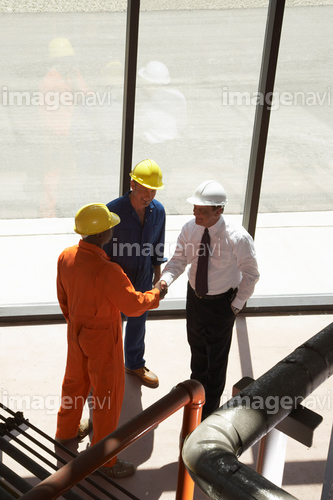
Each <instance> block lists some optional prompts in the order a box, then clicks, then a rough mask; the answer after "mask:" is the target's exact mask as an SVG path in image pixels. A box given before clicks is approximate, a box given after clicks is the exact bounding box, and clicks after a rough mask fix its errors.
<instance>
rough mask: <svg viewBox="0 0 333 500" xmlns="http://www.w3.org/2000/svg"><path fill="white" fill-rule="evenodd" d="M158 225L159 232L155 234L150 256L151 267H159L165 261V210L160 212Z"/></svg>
mask: <svg viewBox="0 0 333 500" xmlns="http://www.w3.org/2000/svg"><path fill="white" fill-rule="evenodd" d="M159 217H160V223H159V226H160V227H159V231H158V232H157V234H156V238H155V241H154V243H153V247H154V253H153V255H152V259H151V263H152V265H153V266H160V265H161V264H163V263H164V262H166V261H167V259H166V258H165V257H164V242H165V210H164V208H162V209H161V210H160V215H159Z"/></svg>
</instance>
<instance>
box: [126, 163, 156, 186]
mask: <svg viewBox="0 0 333 500" xmlns="http://www.w3.org/2000/svg"><path fill="white" fill-rule="evenodd" d="M130 176H131V178H132V179H133V180H134V181H136V182H138V183H139V184H141V186H144V187H146V188H148V189H163V188H164V184H163V182H162V170H161V169H160V167H159V166H158V165H157V163H156V162H155V161H154V160H143V161H140V163H138V164H137V165H136V166H135V167H134V169H133V170H132V172H131V173H130Z"/></svg>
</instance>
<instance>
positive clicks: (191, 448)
mask: <svg viewBox="0 0 333 500" xmlns="http://www.w3.org/2000/svg"><path fill="white" fill-rule="evenodd" d="M332 370H333V323H331V324H330V325H329V326H327V327H326V328H324V329H323V330H321V331H320V332H319V333H318V334H317V335H315V336H314V337H312V338H311V339H309V340H308V341H307V342H305V343H304V344H302V345H301V346H299V347H298V348H297V349H296V350H295V351H294V352H292V353H291V354H290V355H289V356H287V357H286V358H284V359H283V360H282V361H280V362H279V363H277V364H276V365H275V366H274V367H273V368H271V369H270V370H269V371H268V372H266V373H265V374H264V375H262V376H261V377H260V378H259V379H258V380H256V381H254V382H252V383H251V384H250V385H248V386H247V387H246V388H245V389H243V390H241V391H240V392H239V393H238V394H237V395H236V396H234V397H233V398H232V399H230V400H229V401H228V402H227V403H226V404H225V405H223V406H222V407H221V408H219V409H218V410H217V411H216V412H214V414H212V415H210V416H209V417H208V418H207V419H206V420H204V421H203V422H202V424H201V425H200V426H199V427H198V428H197V429H196V430H195V431H194V432H193V433H192V434H191V435H190V436H189V437H188V438H187V440H186V441H185V443H184V447H183V452H182V455H183V460H184V463H185V466H186V468H187V470H188V471H189V473H190V475H191V477H192V479H193V480H194V481H195V482H196V484H197V485H198V486H199V487H200V488H201V489H202V491H203V492H204V493H205V494H206V495H207V496H208V497H210V498H213V499H220V498H221V499H222V498H223V499H228V500H243V499H244V500H249V499H258V500H259V499H260V500H264V499H267V500H268V499H269V500H273V499H292V498H295V497H293V496H291V495H289V494H288V493H287V492H285V491H284V490H283V489H281V488H279V487H278V486H276V485H274V484H273V483H272V482H270V481H269V480H268V479H266V478H265V477H263V476H261V475H260V474H258V473H257V472H256V471H253V470H251V469H250V468H249V467H247V466H245V465H243V464H241V463H240V462H239V461H238V457H239V456H240V455H241V454H242V453H243V452H244V451H245V450H247V449H248V448H250V447H251V446H253V445H254V444H255V443H256V442H257V441H259V440H260V439H261V438H262V437H264V436H265V435H266V434H267V433H269V432H270V431H271V430H273V429H274V428H275V427H276V426H277V425H278V424H280V423H281V422H282V421H283V420H284V419H286V417H288V416H289V415H291V414H292V413H293V412H294V411H296V412H297V411H298V412H299V409H300V408H302V406H300V402H301V401H303V400H304V399H305V398H306V397H307V396H309V395H310V394H311V393H312V392H313V391H314V390H315V389H316V388H317V387H318V386H320V385H321V384H322V383H323V382H325V381H326V380H327V378H328V377H330V376H331V375H332ZM272 398H274V400H275V402H276V407H275V409H274V410H275V411H272V400H273V399H272Z"/></svg>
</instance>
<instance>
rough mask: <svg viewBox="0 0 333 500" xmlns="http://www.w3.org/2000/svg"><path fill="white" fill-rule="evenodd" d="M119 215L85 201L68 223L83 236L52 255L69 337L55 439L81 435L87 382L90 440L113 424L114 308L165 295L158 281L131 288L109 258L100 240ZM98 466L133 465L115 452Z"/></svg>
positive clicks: (117, 391) (119, 370) (112, 472)
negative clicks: (90, 400) (146, 287)
mask: <svg viewBox="0 0 333 500" xmlns="http://www.w3.org/2000/svg"><path fill="white" fill-rule="evenodd" d="M119 222H120V218H119V217H118V215H116V214H114V213H112V212H110V211H109V210H108V208H107V207H106V205H104V204H102V203H91V204H89V205H85V206H84V207H82V208H81V209H80V210H79V211H78V212H77V214H76V216H75V227H74V231H75V232H76V233H78V234H80V235H81V236H82V239H81V240H80V242H79V243H78V244H77V245H74V246H72V247H70V248H66V249H65V250H64V251H63V252H62V253H61V255H60V256H59V259H58V275H57V293H58V300H59V304H60V307H61V310H62V312H63V314H64V316H65V318H66V321H67V340H68V353H67V364H66V372H65V377H64V381H63V385H62V396H61V406H60V409H59V412H58V421H57V431H56V438H55V439H56V442H58V443H61V444H67V442H68V441H69V440H70V439H73V438H75V437H77V436H78V437H81V438H82V437H84V436H85V435H87V434H88V432H89V429H88V428H86V429H82V423H81V426H80V418H81V416H82V411H83V407H84V404H85V401H86V399H87V396H88V394H89V391H90V389H93V403H94V404H93V439H92V443H91V444H92V445H93V444H94V443H96V442H98V441H100V440H101V439H103V438H104V437H105V436H107V435H108V434H110V433H111V432H113V431H114V430H115V429H116V428H117V425H118V419H119V416H120V411H121V406H122V401H123V396H124V380H125V372H124V360H123V342H122V326H121V316H120V311H123V312H124V313H125V314H126V315H127V316H139V315H140V314H143V313H144V312H145V311H147V310H148V309H155V308H157V307H158V305H159V301H160V298H163V297H164V294H163V292H162V293H161V288H160V286H159V284H157V285H156V286H155V288H153V289H152V290H149V291H147V292H145V293H141V292H137V291H136V290H135V289H134V287H133V285H132V283H131V282H130V280H129V279H128V278H127V276H126V274H125V273H124V272H123V270H122V268H121V267H120V266H119V265H118V264H115V263H113V262H110V260H109V257H108V256H107V255H106V253H105V252H104V250H103V246H104V245H105V244H106V243H108V242H109V241H110V239H111V238H112V228H113V227H114V226H115V225H117V224H118V223H119ZM82 422H84V421H82ZM100 470H101V471H102V472H104V473H105V474H107V475H108V476H109V477H116V478H120V477H126V476H129V475H131V474H133V473H134V471H135V469H134V465H133V464H132V463H130V462H126V461H124V460H119V459H117V457H115V458H113V459H112V460H110V461H108V462H106V463H105V464H104V466H103V467H101V468H100Z"/></svg>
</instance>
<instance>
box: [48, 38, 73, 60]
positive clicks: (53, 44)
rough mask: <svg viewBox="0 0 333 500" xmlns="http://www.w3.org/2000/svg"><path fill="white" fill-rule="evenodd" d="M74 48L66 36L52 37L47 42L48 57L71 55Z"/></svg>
mask: <svg viewBox="0 0 333 500" xmlns="http://www.w3.org/2000/svg"><path fill="white" fill-rule="evenodd" d="M73 55H74V49H73V46H72V44H71V42H70V41H69V40H68V38H53V40H51V41H50V43H49V56H50V57H67V56H73Z"/></svg>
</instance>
